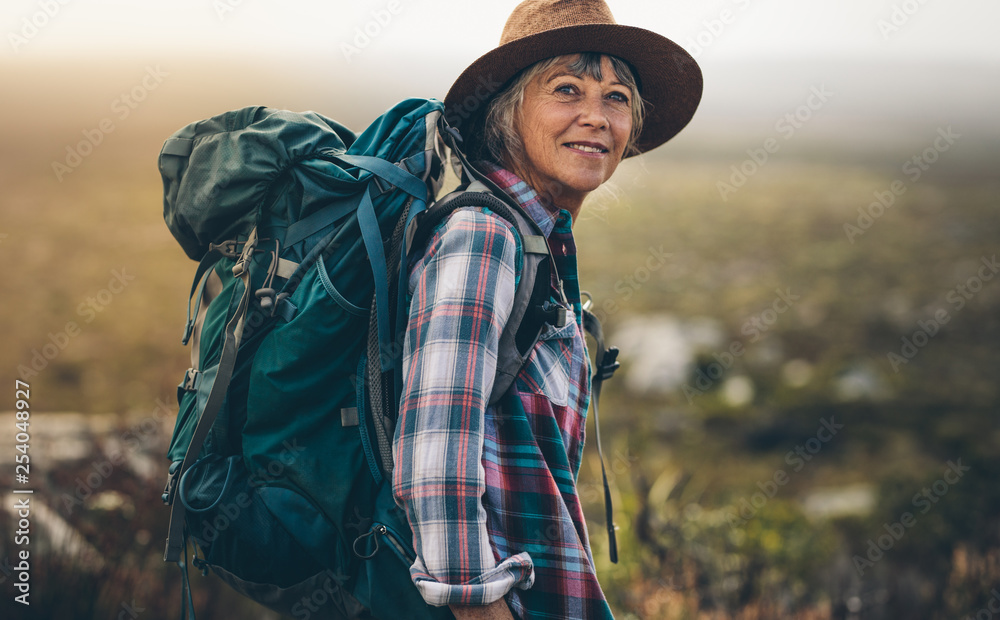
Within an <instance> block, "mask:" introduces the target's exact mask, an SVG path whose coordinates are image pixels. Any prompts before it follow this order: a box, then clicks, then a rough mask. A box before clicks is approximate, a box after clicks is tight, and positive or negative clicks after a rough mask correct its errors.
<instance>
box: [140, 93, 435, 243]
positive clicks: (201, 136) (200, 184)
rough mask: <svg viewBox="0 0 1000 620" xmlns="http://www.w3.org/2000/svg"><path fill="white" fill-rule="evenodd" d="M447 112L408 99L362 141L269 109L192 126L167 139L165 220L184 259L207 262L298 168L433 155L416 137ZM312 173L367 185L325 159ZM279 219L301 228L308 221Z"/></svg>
mask: <svg viewBox="0 0 1000 620" xmlns="http://www.w3.org/2000/svg"><path fill="white" fill-rule="evenodd" d="M441 109H442V104H441V103H440V102H439V101H435V100H428V99H407V100H405V101H402V102H400V103H399V104H397V105H395V106H393V107H392V108H391V109H389V110H388V111H387V112H386V113H385V114H383V115H381V116H380V117H379V118H378V119H376V120H375V121H374V122H373V123H372V124H371V125H370V126H369V127H368V128H367V129H366V130H365V131H364V132H363V133H361V134H360V135H358V134H355V133H354V132H353V131H351V130H350V129H348V128H347V127H345V126H344V125H342V124H340V123H338V122H337V121H334V120H332V119H330V118H327V117H325V116H323V115H321V114H318V113H316V112H301V113H299V112H289V111H287V110H276V109H273V108H267V107H263V106H254V107H247V108H242V109H240V110H233V111H230V112H225V113H223V114H220V115H218V116H214V117H212V118H209V119H206V120H202V121H198V122H196V123H191V124H189V125H187V126H185V127H183V128H182V129H180V130H179V131H177V132H176V133H174V134H173V135H172V136H171V137H170V138H168V139H167V140H166V142H164V144H163V149H162V150H161V151H160V157H159V167H160V174H161V176H162V177H163V219H164V220H165V221H166V223H167V227H168V228H169V229H170V232H171V233H172V234H173V235H174V238H175V239H177V241H178V243H180V245H181V247H182V248H183V249H184V252H185V254H187V256H188V257H189V258H191V259H193V260H200V259H201V258H202V257H203V256H204V255H205V253H206V252H208V250H209V244H211V243H220V242H222V241H224V240H227V239H234V238H236V237H237V236H238V235H240V234H244V235H245V234H246V233H247V232H248V231H249V230H250V229H251V228H253V226H254V225H255V224H256V223H257V220H258V218H259V216H260V211H261V209H263V208H264V207H265V200H266V199H267V195H268V191H269V189H270V188H271V187H272V186H273V184H274V183H275V182H276V181H277V180H279V179H280V177H281V176H282V174H283V173H285V172H286V171H287V170H288V169H289V168H291V167H292V166H294V165H296V164H298V163H300V162H303V161H309V160H312V159H313V158H321V157H322V156H323V155H330V154H341V153H347V154H352V155H374V156H377V157H381V158H383V159H386V160H388V161H390V162H396V161H397V160H399V159H401V158H402V157H405V156H406V155H408V154H411V153H413V152H415V151H423V150H424V149H425V148H427V142H429V139H428V136H429V135H430V132H425V131H421V132H412V131H410V130H411V129H412V128H413V126H414V125H415V124H416V123H417V122H418V121H423V119H424V118H425V117H426V116H427V115H428V114H429V113H431V112H434V111H440V110H441ZM413 134H417V135H413ZM311 168H312V169H311V170H309V174H310V175H311V174H317V173H318V174H321V175H325V176H332V177H334V179H333V180H334V181H335V182H336V181H340V182H343V183H347V184H351V185H359V180H360V179H361V178H366V175H364V174H362V175H359V177H354V176H351V174H350V173H348V172H345V171H344V170H343V169H342V168H340V167H338V166H329V165H326V166H324V165H322V162H320V161H319V160H318V159H317V161H316V163H315V165H313V166H311ZM321 185H322V184H321ZM307 207H308V205H307ZM276 215H278V216H279V217H281V218H282V219H285V220H287V221H294V220H296V219H299V218H300V217H302V216H304V215H305V214H304V213H289V214H276Z"/></svg>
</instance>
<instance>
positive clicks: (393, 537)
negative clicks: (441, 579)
mask: <svg viewBox="0 0 1000 620" xmlns="http://www.w3.org/2000/svg"><path fill="white" fill-rule="evenodd" d="M372 531H373V532H375V533H377V534H381V535H382V537H383V538H385V540H387V541H388V542H389V545H390V546H391V547H392V549H393V551H395V552H396V555H398V556H399V557H400V558H401V559H403V560H406V562H408V566H409V565H412V564H413V563H414V562H415V561H416V560H417V554H416V552H414V551H411V550H410V547H409V545H407V544H406V543H404V542H403V539H402V538H401V537H400V535H399V534H398V533H397V532H396V531H395V530H393V529H392V528H390V527H389V526H388V525H385V524H383V523H374V524H372Z"/></svg>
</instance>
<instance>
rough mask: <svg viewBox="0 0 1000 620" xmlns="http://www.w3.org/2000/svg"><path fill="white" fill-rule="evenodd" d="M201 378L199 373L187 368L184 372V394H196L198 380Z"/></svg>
mask: <svg viewBox="0 0 1000 620" xmlns="http://www.w3.org/2000/svg"><path fill="white" fill-rule="evenodd" d="M200 377H201V371H199V370H196V369H194V368H188V369H187V370H185V371H184V383H183V388H184V391H185V392H197V391H198V383H199V381H198V379H199V378H200Z"/></svg>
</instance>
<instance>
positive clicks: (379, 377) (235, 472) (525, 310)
mask: <svg viewBox="0 0 1000 620" xmlns="http://www.w3.org/2000/svg"><path fill="white" fill-rule="evenodd" d="M460 139H461V138H460V136H458V134H457V132H455V131H454V130H452V129H451V128H450V127H448V126H447V124H446V123H445V122H444V120H443V116H442V104H441V103H440V102H438V101H435V100H423V99H409V100H406V101H403V102H401V103H400V104H398V105H396V106H395V107H393V108H392V109H390V110H389V111H387V112H386V113H385V114H384V115H382V116H381V117H380V118H378V119H377V120H376V121H375V122H374V123H372V124H371V125H370V126H369V127H368V129H366V130H365V131H364V132H363V133H361V134H360V135H355V134H354V133H353V132H351V131H350V130H348V129H347V128H346V127H343V126H342V125H340V124H338V123H336V122H335V121H332V120H330V119H327V118H324V117H323V116H321V115H319V114H315V113H311V112H309V113H301V114H299V113H292V112H287V111H280V110H273V109H269V108H263V107H253V108H245V109H241V110H236V111H232V112H228V113H225V114H222V115H220V116H216V117H213V118H211V119H207V120H204V121H200V122H197V123H193V124H191V125H188V126H186V127H184V128H182V129H181V130H180V131H178V132H177V133H175V134H174V135H173V136H171V137H170V138H169V139H168V140H167V141H166V142H165V144H164V146H163V149H162V151H161V153H160V159H159V165H160V171H161V174H162V176H163V181H164V219H165V220H166V222H167V225H168V227H169V228H170V230H171V232H172V233H173V234H174V236H175V238H176V239H177V240H178V242H179V243H180V244H181V246H182V247H183V248H184V250H185V252H186V253H187V255H188V256H189V257H190V258H192V259H194V260H198V261H199V265H198V269H197V271H196V274H195V278H194V282H193V284H192V290H191V295H190V298H189V302H188V321H187V324H186V326H185V330H184V338H183V341H184V343H185V344H190V345H191V347H192V351H191V360H192V365H191V368H190V369H189V370H188V371H187V372H186V373H185V376H184V379H183V381H182V382H181V384H180V386H178V391H177V394H178V403H179V411H178V415H177V421H176V426H175V429H174V433H173V437H172V439H171V443H170V447H169V449H168V455H167V456H168V458H169V460H170V461H171V465H170V468H169V477H168V482H167V486H166V488H165V489H164V494H163V499H164V502H165V503H166V504H168V505H170V506H171V515H170V525H169V531H168V537H167V547H166V553H165V558H164V559H165V560H167V561H171V562H178V563H179V564H180V565H181V566H182V567H183V568H184V571H183V575H184V595H183V596H184V597H185V598H186V607H185V613H186V611H187V608H189V607H193V606H192V605H191V598H190V590H189V587H190V586H189V583H188V581H187V569H186V559H187V557H186V556H187V553H188V551H187V549H188V538H191V539H193V540H194V542H195V543H196V550H195V555H194V558H193V560H192V562H193V563H194V564H195V566H196V567H197V568H199V569H201V570H202V571H203V572H204V573H207V571H208V570H211V571H212V572H214V573H215V574H216V575H218V576H219V577H220V578H221V579H222V580H223V581H225V582H226V583H228V584H229V585H230V586H232V587H233V588H234V589H236V590H237V591H239V592H241V593H243V594H244V595H246V596H248V597H250V598H252V599H254V600H256V601H258V602H259V603H261V604H263V605H265V606H267V607H270V608H272V609H274V610H276V611H279V612H282V613H285V614H290V615H292V616H294V617H313V616H314V614H316V613H318V614H319V615H318V616H316V617H326V618H371V617H374V618H387V619H388V618H392V619H395V618H415V619H422V618H428V619H430V618H449V617H451V613H450V611H449V610H448V609H447V608H436V607H431V606H428V605H426V604H425V603H424V601H423V599H422V598H421V596H420V594H419V592H418V591H417V589H416V587H415V586H414V585H413V583H412V581H411V579H410V574H409V566H410V565H411V564H412V563H413V561H414V557H415V553H414V551H413V548H412V535H411V531H410V528H409V526H408V524H407V521H406V517H405V514H404V513H403V512H402V511H401V510H400V509H399V508H398V507H397V506H396V504H395V502H394V500H393V497H392V492H391V486H390V484H389V481H388V476H389V473H390V472H391V470H392V437H393V432H394V422H395V418H396V410H397V408H398V402H399V394H400V391H401V377H400V375H401V372H399V371H400V368H401V358H402V343H403V337H404V334H405V325H406V317H407V304H408V300H407V299H406V285H407V266H408V261H409V258H410V256H412V255H413V254H414V252H420V251H421V250H422V244H423V243H424V241H425V240H426V238H427V237H428V236H429V235H430V233H431V231H432V230H433V229H434V227H435V226H437V225H438V224H439V223H440V222H441V221H443V220H444V218H446V217H447V215H448V214H450V213H451V212H453V211H454V210H455V209H457V208H461V207H480V208H483V207H485V208H488V209H489V210H490V211H492V212H494V213H496V214H498V215H500V216H501V217H504V218H505V219H507V220H508V221H510V222H511V224H513V227H514V229H515V230H516V231H517V234H516V235H515V237H516V238H517V239H518V241H519V244H520V247H521V250H522V253H521V269H520V272H519V277H518V285H517V291H516V294H515V302H514V311H513V312H512V314H511V319H510V321H509V323H508V326H507V330H506V331H505V332H504V333H503V334H502V336H501V355H500V358H501V359H500V361H499V362H498V370H497V380H496V383H497V385H496V387H495V389H494V391H493V394H492V396H491V402H496V401H497V400H498V399H499V398H500V397H501V396H502V395H503V393H504V392H506V390H507V388H508V387H509V386H510V384H511V382H512V381H513V379H514V376H515V375H516V374H517V372H518V370H519V369H520V368H521V366H522V365H523V364H524V362H525V360H526V357H527V354H528V353H529V352H530V351H531V348H532V347H533V346H534V343H535V341H536V339H537V337H538V335H539V333H540V332H541V331H542V330H543V329H544V327H545V324H546V323H554V324H558V323H559V321H560V320H563V321H564V320H565V314H564V313H562V312H561V308H564V307H565V304H566V301H565V299H562V300H558V299H557V300H555V303H553V300H551V299H550V297H549V294H550V291H549V281H550V275H551V274H550V272H549V270H550V269H551V268H552V262H551V258H550V256H549V253H548V245H547V243H546V241H545V239H544V237H542V236H541V231H540V230H539V229H538V227H537V225H536V224H535V223H534V222H533V221H532V220H531V218H530V217H528V216H527V215H526V214H524V213H523V212H522V211H521V209H520V207H519V206H518V205H517V204H516V203H514V202H513V201H511V200H510V199H509V198H507V197H506V195H505V194H504V192H502V191H500V190H499V189H497V188H496V187H495V186H491V184H489V181H488V180H487V179H485V178H483V177H482V176H481V175H479V174H478V173H476V172H475V171H474V169H473V168H472V167H471V166H469V165H468V162H467V161H466V160H465V159H464V157H463V156H461V152H460V149H459V148H458V147H459V141H460ZM446 145H447V146H449V147H451V152H452V153H453V154H454V155H455V156H457V157H458V158H459V159H460V161H461V162H462V166H463V176H464V177H465V178H464V180H465V181H466V182H467V183H466V184H465V185H464V186H463V188H462V189H461V190H460V191H456V192H453V193H451V194H449V195H448V196H446V197H444V198H442V199H441V200H439V201H436V202H435V200H434V199H435V197H436V195H437V193H438V191H439V190H440V187H441V182H442V178H443V172H444V152H445V148H446ZM470 175H475V176H476V178H477V179H478V180H475V179H473V178H471V177H470ZM428 205H431V206H430V208H429V209H428ZM192 304H193V307H192ZM560 304H561V305H560ZM598 350H599V353H600V354H603V353H604V349H603V342H599V349H598ZM598 357H599V360H598V361H599V366H601V367H602V368H605V370H607V369H608V368H613V366H615V365H616V364H615V362H614V354H613V353H612V354H611V355H607V356H603V355H599V356H598ZM601 357H604V360H605V363H604V364H603V365H602V364H600V362H601V359H600V358H601ZM598 374H599V375H602V376H603V375H604V374H610V373H609V372H601V371H599V373H598ZM595 379H596V380H597V385H598V387H599V380H600V377H597V378H595ZM609 516H610V514H609ZM609 523H610V518H609ZM199 549H200V551H201V556H199V555H198V550H199ZM192 611H193V609H192Z"/></svg>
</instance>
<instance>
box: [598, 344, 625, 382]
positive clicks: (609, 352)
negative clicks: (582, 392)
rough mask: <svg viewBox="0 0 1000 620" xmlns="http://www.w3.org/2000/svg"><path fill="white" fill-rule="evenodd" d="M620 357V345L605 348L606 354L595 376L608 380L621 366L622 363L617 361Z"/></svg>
mask: <svg viewBox="0 0 1000 620" xmlns="http://www.w3.org/2000/svg"><path fill="white" fill-rule="evenodd" d="M617 359H618V347H608V348H607V349H605V350H604V355H603V356H602V357H601V363H600V365H599V366H598V367H597V372H595V373H594V378H595V379H599V380H601V381H607V380H608V379H610V378H611V377H612V375H614V374H615V371H616V370H618V369H619V368H620V367H621V363H619V362H618V361H617Z"/></svg>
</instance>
